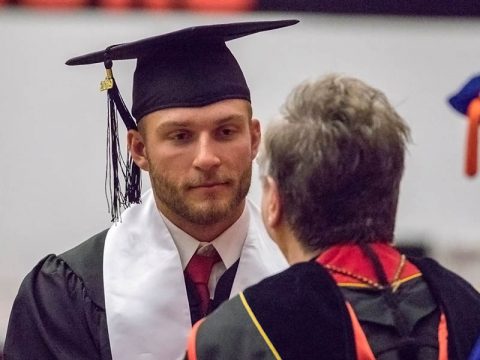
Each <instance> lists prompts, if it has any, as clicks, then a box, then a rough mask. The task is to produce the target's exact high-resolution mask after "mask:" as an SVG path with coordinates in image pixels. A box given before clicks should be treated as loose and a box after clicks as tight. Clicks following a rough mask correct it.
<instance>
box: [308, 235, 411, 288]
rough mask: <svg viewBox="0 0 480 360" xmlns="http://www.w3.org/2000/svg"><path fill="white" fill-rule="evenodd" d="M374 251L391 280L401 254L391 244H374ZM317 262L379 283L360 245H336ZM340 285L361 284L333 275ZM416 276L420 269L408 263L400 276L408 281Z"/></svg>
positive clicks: (350, 278) (343, 276) (346, 277)
mask: <svg viewBox="0 0 480 360" xmlns="http://www.w3.org/2000/svg"><path fill="white" fill-rule="evenodd" d="M370 246H371V247H372V250H373V251H374V252H375V253H376V254H377V255H378V257H379V259H380V261H381V263H382V266H383V268H384V270H385V274H386V275H387V278H388V279H389V280H392V279H393V277H394V276H395V272H396V270H397V268H398V265H399V263H400V256H401V254H400V252H399V251H398V250H397V249H395V248H394V247H393V246H392V245H390V244H385V243H372V244H371V245H370ZM317 262H318V263H319V264H321V265H327V264H328V265H332V266H335V267H338V268H342V269H345V270H348V271H350V272H351V273H354V274H356V275H361V276H363V277H365V278H368V279H371V280H373V281H378V279H377V276H376V274H375V270H374V268H373V265H372V262H371V261H369V260H367V258H366V257H365V255H364V254H363V252H362V250H361V249H360V247H359V246H358V245H336V246H332V247H330V248H328V249H327V250H326V251H324V252H323V253H321V254H320V256H319V257H318V258H317ZM331 275H332V276H333V278H334V279H335V281H336V282H337V284H338V283H361V282H360V281H359V280H357V279H354V278H352V277H350V276H347V275H344V274H339V273H331ZM414 275H420V271H419V270H418V268H417V267H416V266H415V265H413V264H412V263H411V262H409V261H407V262H406V263H405V266H404V268H403V270H402V272H401V274H400V277H399V279H400V280H402V279H407V278H410V277H412V276H414Z"/></svg>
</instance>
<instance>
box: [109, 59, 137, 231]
mask: <svg viewBox="0 0 480 360" xmlns="http://www.w3.org/2000/svg"><path fill="white" fill-rule="evenodd" d="M105 68H106V70H107V77H106V78H105V80H104V81H102V83H101V87H100V89H101V90H102V91H103V90H107V93H108V100H107V103H108V131H107V170H106V178H105V192H106V195H107V201H108V206H109V212H110V214H111V216H112V222H117V221H118V220H119V219H120V213H121V211H122V208H128V207H129V206H130V205H131V204H132V203H139V202H140V195H141V172H140V168H139V167H138V166H137V165H136V164H135V163H134V162H133V160H132V158H131V156H130V154H128V155H127V161H125V160H124V158H123V156H122V153H121V147H120V142H119V137H118V119H117V112H118V113H119V114H120V117H121V118H122V120H123V122H124V123H125V126H126V127H127V129H128V130H130V129H136V128H137V125H136V123H135V121H134V120H133V117H132V116H131V115H130V113H129V111H128V109H127V107H126V106H125V103H124V102H123V99H122V97H121V96H120V92H119V90H118V87H117V85H116V84H115V81H114V78H113V73H112V70H111V68H112V62H111V61H109V60H107V61H105ZM119 171H121V173H122V176H123V177H124V179H125V188H124V189H125V193H123V192H122V187H121V185H120V179H119Z"/></svg>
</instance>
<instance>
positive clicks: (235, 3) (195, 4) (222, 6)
mask: <svg viewBox="0 0 480 360" xmlns="http://www.w3.org/2000/svg"><path fill="white" fill-rule="evenodd" d="M184 4H185V7H187V8H189V9H191V10H197V11H198V10H205V11H247V10H252V9H253V8H254V5H255V0H185V1H184Z"/></svg>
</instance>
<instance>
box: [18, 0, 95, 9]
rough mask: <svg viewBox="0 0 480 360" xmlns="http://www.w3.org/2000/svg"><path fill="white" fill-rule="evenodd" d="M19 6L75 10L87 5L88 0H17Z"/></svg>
mask: <svg viewBox="0 0 480 360" xmlns="http://www.w3.org/2000/svg"><path fill="white" fill-rule="evenodd" d="M19 4H20V5H25V6H32V7H48V8H77V7H82V6H87V5H89V1H88V0H19Z"/></svg>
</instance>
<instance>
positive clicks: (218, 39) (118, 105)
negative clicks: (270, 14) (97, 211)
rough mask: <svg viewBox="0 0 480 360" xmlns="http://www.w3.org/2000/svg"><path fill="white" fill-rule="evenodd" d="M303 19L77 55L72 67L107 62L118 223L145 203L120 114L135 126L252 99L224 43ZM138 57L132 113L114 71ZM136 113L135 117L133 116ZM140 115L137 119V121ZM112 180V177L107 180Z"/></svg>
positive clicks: (201, 31) (199, 31)
mask: <svg viewBox="0 0 480 360" xmlns="http://www.w3.org/2000/svg"><path fill="white" fill-rule="evenodd" d="M296 23H298V20H279V21H256V22H240V23H231V24H216V25H204V26H197V27H190V28H186V29H183V30H179V31H175V32H171V33H167V34H163V35H159V36H154V37H150V38H147V39H143V40H139V41H134V42H130V43H124V44H118V45H113V46H109V47H107V48H106V49H105V50H101V51H97V52H93V53H89V54H86V55H82V56H78V57H75V58H72V59H70V60H68V61H67V62H66V64H67V65H88V64H94V63H102V62H103V63H104V65H105V68H106V69H107V78H106V79H105V80H104V81H103V82H102V85H101V87H102V90H108V98H109V118H110V123H109V134H108V143H109V144H108V146H109V152H110V155H111V156H109V158H108V159H107V160H108V161H109V162H110V161H111V162H110V163H109V168H110V167H111V169H109V170H107V177H108V178H111V180H112V183H113V184H112V187H113V189H112V188H110V189H109V193H110V197H111V198H112V200H111V203H110V212H111V213H112V220H114V221H116V220H117V219H118V216H119V212H120V208H121V207H128V206H129V205H130V204H131V203H137V202H139V201H140V169H138V167H137V166H136V165H135V163H133V162H132V160H131V158H130V157H128V158H127V161H126V162H125V161H124V160H123V158H122V156H121V153H120V147H119V142H118V133H117V131H118V128H117V126H118V125H117V121H116V113H117V111H118V113H119V114H120V117H121V118H122V120H123V122H124V123H125V125H126V127H127V129H135V128H136V124H137V123H138V121H140V120H141V119H142V117H143V116H145V115H147V114H149V113H151V112H153V111H156V110H161V109H166V108H173V107H199V106H204V105H208V104H212V103H214V102H217V101H221V100H226V99H245V100H247V101H250V91H249V89H248V86H247V83H246V81H245V78H244V76H243V73H242V70H241V68H240V66H239V65H238V63H237V61H236V59H235V57H234V56H233V55H232V53H231V52H230V50H229V49H228V48H227V46H226V44H225V42H226V41H229V40H233V39H237V38H240V37H243V36H247V35H251V34H254V33H257V32H261V31H267V30H273V29H277V28H282V27H286V26H290V25H294V24H296ZM129 59H137V66H136V69H135V73H134V78H133V91H132V113H131V114H130V112H129V110H128V108H127V107H126V106H125V103H124V102H123V100H122V97H121V95H120V92H119V90H118V87H117V85H116V83H115V80H114V78H113V73H112V70H111V68H112V62H113V61H115V60H129ZM132 115H133V116H132ZM134 118H135V119H136V121H135V120H134ZM119 170H120V171H122V173H123V175H124V177H125V179H126V185H125V195H123V194H122V192H121V188H120V183H119V181H118V175H117V174H118V171H119ZM108 182H109V181H108Z"/></svg>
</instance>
